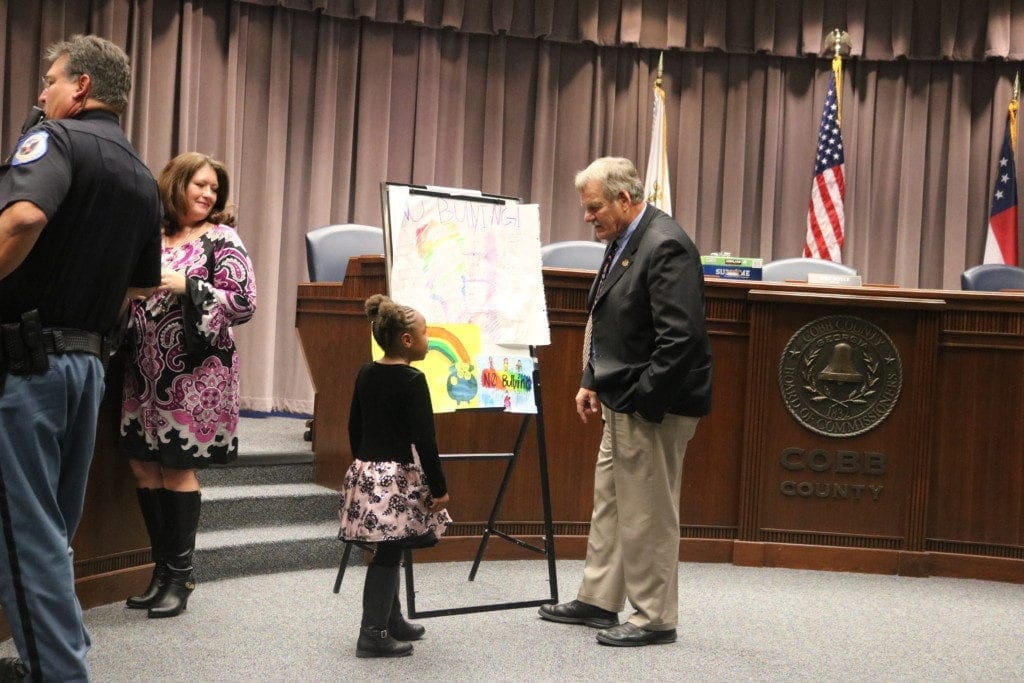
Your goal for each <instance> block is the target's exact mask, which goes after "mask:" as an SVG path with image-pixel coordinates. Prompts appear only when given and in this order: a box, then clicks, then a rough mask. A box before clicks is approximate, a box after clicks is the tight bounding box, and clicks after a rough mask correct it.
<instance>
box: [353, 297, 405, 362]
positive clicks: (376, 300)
mask: <svg viewBox="0 0 1024 683" xmlns="http://www.w3.org/2000/svg"><path fill="white" fill-rule="evenodd" d="M363 308H364V310H365V311H366V317H367V318H369V319H370V331H371V332H373V339H374V341H376V342H377V343H378V344H379V345H380V347H381V348H382V349H384V353H391V352H393V351H397V350H398V346H399V342H400V340H401V339H402V335H403V334H405V333H406V332H411V331H412V326H413V323H415V322H416V309H414V308H410V307H409V306H403V305H402V304H399V303H396V302H394V301H392V300H391V299H390V298H389V297H387V296H384V295H383V294H374V295H373V296H371V297H370V298H369V299H367V300H366V303H364V304H363Z"/></svg>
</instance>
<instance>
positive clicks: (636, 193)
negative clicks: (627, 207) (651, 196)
mask: <svg viewBox="0 0 1024 683" xmlns="http://www.w3.org/2000/svg"><path fill="white" fill-rule="evenodd" d="M591 182H596V183H597V184H598V185H600V186H601V188H602V189H603V190H604V198H605V199H607V200H609V201H610V200H613V199H615V198H616V197H618V196H619V193H620V192H625V193H626V194H628V195H629V198H630V199H631V200H633V202H640V201H643V199H644V184H643V183H642V182H640V175H639V174H638V173H637V172H636V166H634V165H633V162H632V161H630V160H629V159H626V158H624V157H601V158H600V159H596V160H595V161H593V162H591V164H590V166H587V167H586V168H585V169H583V170H582V171H580V172H579V173H577V174H576V180H575V183H576V191H577V192H582V191H583V188H584V186H586V185H587V184H588V183H591Z"/></svg>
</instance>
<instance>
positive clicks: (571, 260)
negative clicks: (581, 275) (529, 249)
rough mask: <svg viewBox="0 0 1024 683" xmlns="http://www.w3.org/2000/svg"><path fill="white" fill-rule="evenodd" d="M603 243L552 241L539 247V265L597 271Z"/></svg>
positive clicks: (602, 255)
mask: <svg viewBox="0 0 1024 683" xmlns="http://www.w3.org/2000/svg"><path fill="white" fill-rule="evenodd" d="M604 249H605V245H603V244H601V243H600V242H587V241H585V240H571V241H568V242H552V243H551V244H546V245H544V246H543V247H541V248H540V262H541V265H545V266H550V267H552V268H579V269H581V270H593V271H597V270H598V269H599V268H600V267H601V262H602V261H603V260H604Z"/></svg>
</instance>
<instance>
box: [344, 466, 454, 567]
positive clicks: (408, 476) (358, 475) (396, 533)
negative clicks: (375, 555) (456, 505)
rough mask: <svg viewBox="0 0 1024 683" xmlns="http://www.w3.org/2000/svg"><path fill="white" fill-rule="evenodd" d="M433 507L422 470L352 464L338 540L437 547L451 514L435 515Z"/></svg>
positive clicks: (347, 480) (437, 512) (348, 475)
mask: <svg viewBox="0 0 1024 683" xmlns="http://www.w3.org/2000/svg"><path fill="white" fill-rule="evenodd" d="M433 502H434V497H433V496H431V495H430V489H429V488H428V487H427V482H426V478H425V477H424V476H423V471H422V470H420V468H419V466H418V465H412V464H406V463H400V462H365V461H363V460H358V459H357V460H353V461H352V465H351V466H350V467H349V468H348V472H346V473H345V485H344V488H342V491H341V510H340V511H339V512H338V517H339V519H340V521H341V529H340V530H339V531H338V538H340V539H341V540H343V541H360V542H363V543H380V542H382V541H389V542H393V541H402V542H403V545H406V544H407V545H409V546H410V547H422V546H429V545H433V544H434V543H436V542H437V539H438V538H440V537H441V535H442V534H444V532H445V530H446V529H447V528H448V525H449V524H451V523H452V518H451V516H450V515H449V514H448V510H431V509H430V506H431V504H432V503H433Z"/></svg>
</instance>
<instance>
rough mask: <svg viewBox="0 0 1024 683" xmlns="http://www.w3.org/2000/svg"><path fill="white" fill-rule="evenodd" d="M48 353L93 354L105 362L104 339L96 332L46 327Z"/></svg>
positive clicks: (46, 348) (45, 336) (44, 331)
mask: <svg viewBox="0 0 1024 683" xmlns="http://www.w3.org/2000/svg"><path fill="white" fill-rule="evenodd" d="M43 348H44V349H45V350H46V353H91V354H92V355H94V356H97V357H98V358H99V359H100V360H103V337H101V336H100V335H98V334H96V333H95V332H87V331H85V330H76V329H73V328H70V327H44V328H43Z"/></svg>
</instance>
